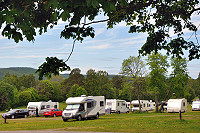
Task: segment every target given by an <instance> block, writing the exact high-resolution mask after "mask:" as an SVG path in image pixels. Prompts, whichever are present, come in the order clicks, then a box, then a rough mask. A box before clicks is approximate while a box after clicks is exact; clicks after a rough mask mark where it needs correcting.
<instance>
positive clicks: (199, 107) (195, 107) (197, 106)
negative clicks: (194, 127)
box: [192, 101, 200, 111]
mask: <svg viewBox="0 0 200 133" xmlns="http://www.w3.org/2000/svg"><path fill="white" fill-rule="evenodd" d="M198 110H200V101H193V102H192V111H198Z"/></svg>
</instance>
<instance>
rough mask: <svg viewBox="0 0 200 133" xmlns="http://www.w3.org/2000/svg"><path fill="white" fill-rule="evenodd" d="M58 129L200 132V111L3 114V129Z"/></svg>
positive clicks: (0, 120) (0, 121)
mask: <svg viewBox="0 0 200 133" xmlns="http://www.w3.org/2000/svg"><path fill="white" fill-rule="evenodd" d="M8 130H10V131H12V130H55V131H58V130H59V131H94V132H176V133H179V132H190V133H197V132H200V112H192V111H188V112H186V113H183V114H182V120H180V119H179V115H178V114H177V113H154V112H149V113H129V114H111V115H105V116H101V117H100V119H94V120H83V121H75V120H69V121H68V122H63V121H62V117H55V118H53V117H49V118H45V117H38V118H36V117H32V118H31V117H29V118H26V119H25V118H21V119H20V118H19V119H7V123H4V119H2V118H0V131H8Z"/></svg>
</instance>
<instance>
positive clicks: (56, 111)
mask: <svg viewBox="0 0 200 133" xmlns="http://www.w3.org/2000/svg"><path fill="white" fill-rule="evenodd" d="M43 115H44V116H45V117H47V116H53V117H56V116H62V110H60V109H47V110H46V111H45V112H44V113H43Z"/></svg>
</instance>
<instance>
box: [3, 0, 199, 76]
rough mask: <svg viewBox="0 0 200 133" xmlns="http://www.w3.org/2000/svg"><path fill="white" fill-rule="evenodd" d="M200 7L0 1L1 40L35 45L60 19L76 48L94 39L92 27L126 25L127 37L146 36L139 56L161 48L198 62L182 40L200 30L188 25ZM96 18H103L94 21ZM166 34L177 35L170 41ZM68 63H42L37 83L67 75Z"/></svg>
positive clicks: (194, 47)
mask: <svg viewBox="0 0 200 133" xmlns="http://www.w3.org/2000/svg"><path fill="white" fill-rule="evenodd" d="M198 4H199V1H198V0H162V1H160V0H145V1H142V0H81V1H80V0H65V1H64V0H39V1H38V0H32V1H24V0H18V1H15V0H9V1H5V0H4V1H1V2H0V7H1V8H0V12H1V13H0V27H1V29H2V35H3V36H5V37H7V38H8V39H14V40H15V42H19V41H23V40H24V39H26V40H28V41H34V40H35V36H36V32H37V31H38V32H39V34H40V35H41V34H43V33H45V32H47V29H48V27H50V28H53V27H54V26H55V25H57V23H58V21H59V20H62V21H65V22H67V23H66V26H65V28H64V29H63V31H61V34H60V37H63V38H65V39H69V38H72V39H74V43H73V46H74V44H75V41H83V39H84V38H85V37H88V36H89V37H92V38H93V37H94V36H95V31H94V28H93V27H92V26H91V25H92V24H94V23H100V22H107V25H108V27H107V28H113V26H114V25H116V24H118V23H120V22H122V21H124V22H125V23H126V25H127V26H129V27H130V30H129V33H134V32H146V33H148V37H147V40H146V43H145V44H144V45H143V46H142V48H141V50H140V51H139V52H140V54H143V55H146V54H150V53H151V52H152V51H156V52H157V51H158V50H161V49H165V50H166V51H167V54H172V55H175V56H181V55H183V54H184V50H188V51H189V55H188V56H189V59H190V60H192V59H194V58H197V59H199V57H200V52H199V51H200V46H199V43H198V41H197V44H195V43H194V42H192V41H190V40H187V41H186V40H185V39H184V38H183V34H184V31H187V30H189V31H193V32H195V34H194V35H196V31H197V30H198V27H197V26H196V25H194V24H193V23H192V22H191V16H192V14H194V13H199V10H200V8H199V7H198ZM100 13H101V14H103V15H104V16H106V17H107V19H105V20H97V21H96V20H95V17H96V16H97V15H98V14H100ZM3 24H5V26H2V25H3ZM186 29H187V30H186ZM169 30H171V31H173V33H174V34H175V35H174V36H170V32H169ZM72 51H73V50H72ZM70 55H71V54H70ZM66 61H68V59H67V60H66ZM66 61H63V60H59V59H57V58H56V57H48V58H46V62H45V63H43V64H42V65H41V66H40V67H39V69H38V72H39V76H40V79H41V78H42V77H43V76H48V77H51V74H52V73H54V74H57V75H58V74H59V71H63V70H69V66H68V65H66Z"/></svg>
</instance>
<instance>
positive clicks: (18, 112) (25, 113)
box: [2, 109, 29, 119]
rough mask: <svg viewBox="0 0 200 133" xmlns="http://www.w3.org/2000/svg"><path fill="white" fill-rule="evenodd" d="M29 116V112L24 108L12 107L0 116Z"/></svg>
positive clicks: (13, 117)
mask: <svg viewBox="0 0 200 133" xmlns="http://www.w3.org/2000/svg"><path fill="white" fill-rule="evenodd" d="M28 116H29V113H28V111H27V110H26V109H12V110H10V111H8V112H6V113H4V114H3V115H2V118H4V119H5V118H12V119H15V118H19V117H21V118H27V117H28Z"/></svg>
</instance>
